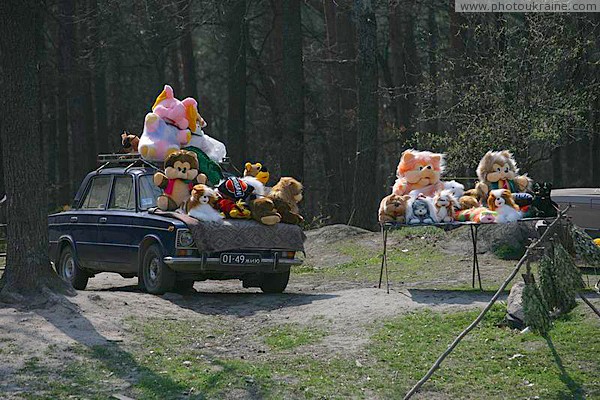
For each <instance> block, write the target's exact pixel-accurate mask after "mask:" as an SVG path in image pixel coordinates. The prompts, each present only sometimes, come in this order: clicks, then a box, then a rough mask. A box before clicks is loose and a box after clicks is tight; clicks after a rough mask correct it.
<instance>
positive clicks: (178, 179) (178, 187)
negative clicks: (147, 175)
mask: <svg viewBox="0 0 600 400" xmlns="http://www.w3.org/2000/svg"><path fill="white" fill-rule="evenodd" d="M164 169H165V172H164V174H163V173H162V172H157V173H155V174H154V184H155V185H156V186H158V187H159V188H161V189H163V194H162V195H160V196H159V197H158V200H157V201H156V205H157V206H158V208H160V209H161V210H163V211H175V210H177V209H178V208H179V207H181V205H182V204H183V203H185V202H186V201H187V200H188V199H189V198H190V192H191V190H192V188H193V187H194V185H195V184H197V183H205V182H206V176H204V175H202V174H199V173H198V159H197V158H196V155H195V154H194V153H192V152H189V151H186V150H178V151H176V152H174V153H171V154H169V156H168V157H167V158H166V160H165V166H164Z"/></svg>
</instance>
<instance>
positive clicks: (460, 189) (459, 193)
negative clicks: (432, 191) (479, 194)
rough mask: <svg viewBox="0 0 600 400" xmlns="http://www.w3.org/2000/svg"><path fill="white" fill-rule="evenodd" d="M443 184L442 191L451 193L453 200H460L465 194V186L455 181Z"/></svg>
mask: <svg viewBox="0 0 600 400" xmlns="http://www.w3.org/2000/svg"><path fill="white" fill-rule="evenodd" d="M443 184H444V189H446V190H449V191H450V192H452V196H454V198H455V199H460V198H461V197H463V195H464V194H465V186H464V185H463V184H460V183H458V182H456V181H447V182H443Z"/></svg>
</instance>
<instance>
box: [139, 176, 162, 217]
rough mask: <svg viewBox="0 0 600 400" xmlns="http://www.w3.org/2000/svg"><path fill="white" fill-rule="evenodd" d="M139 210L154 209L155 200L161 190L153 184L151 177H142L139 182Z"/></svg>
mask: <svg viewBox="0 0 600 400" xmlns="http://www.w3.org/2000/svg"><path fill="white" fill-rule="evenodd" d="M138 182H139V189H140V190H139V193H140V210H147V209H149V208H151V207H156V199H157V198H158V196H160V195H161V194H162V190H160V188H159V187H157V186H156V185H155V184H154V179H153V175H142V176H140V178H139V180H138Z"/></svg>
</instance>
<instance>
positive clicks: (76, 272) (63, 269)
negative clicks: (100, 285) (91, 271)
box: [57, 246, 90, 290]
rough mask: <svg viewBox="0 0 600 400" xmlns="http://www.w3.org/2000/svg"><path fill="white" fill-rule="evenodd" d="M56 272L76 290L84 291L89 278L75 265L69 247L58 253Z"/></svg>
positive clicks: (75, 262) (73, 256)
mask: <svg viewBox="0 0 600 400" xmlns="http://www.w3.org/2000/svg"><path fill="white" fill-rule="evenodd" d="M57 272H58V275H60V277H61V278H63V279H64V280H66V281H67V282H69V283H70V284H71V286H73V287H74V288H75V289H77V290H84V289H85V287H86V286H87V284H88V280H89V279H90V276H89V275H88V274H87V273H86V272H85V271H84V270H82V269H81V268H80V267H79V265H77V261H75V255H74V254H73V249H72V248H71V246H66V247H65V248H64V249H63V250H62V252H61V253H60V258H59V262H58V271H57Z"/></svg>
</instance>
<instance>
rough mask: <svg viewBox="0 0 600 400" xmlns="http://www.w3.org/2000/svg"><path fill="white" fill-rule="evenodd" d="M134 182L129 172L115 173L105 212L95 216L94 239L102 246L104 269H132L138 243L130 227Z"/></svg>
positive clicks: (133, 204) (129, 270) (117, 270)
mask: <svg viewBox="0 0 600 400" xmlns="http://www.w3.org/2000/svg"><path fill="white" fill-rule="evenodd" d="M135 199H136V197H135V185H134V180H133V176H131V175H129V174H123V175H115V176H114V179H113V183H112V190H111V192H110V200H109V202H108V207H107V210H106V213H105V214H104V215H103V216H102V217H101V218H99V219H98V242H99V244H100V245H102V246H103V247H104V248H105V251H104V254H103V256H102V262H103V263H104V269H106V270H109V271H116V272H134V271H135V270H136V269H135V268H133V270H134V271H132V266H135V265H136V262H137V254H138V244H139V242H136V240H135V235H134V232H133V231H134V229H135V228H134V227H133V226H132V220H133V216H134V215H135V212H136V208H135V203H136V202H135Z"/></svg>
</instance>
